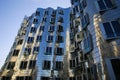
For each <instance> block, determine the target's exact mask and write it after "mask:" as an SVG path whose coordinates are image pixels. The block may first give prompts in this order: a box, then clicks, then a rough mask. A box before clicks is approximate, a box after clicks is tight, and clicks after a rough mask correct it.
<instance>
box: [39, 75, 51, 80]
mask: <svg viewBox="0 0 120 80" xmlns="http://www.w3.org/2000/svg"><path fill="white" fill-rule="evenodd" d="M41 80H50V78H49V77H43V76H42V77H41Z"/></svg>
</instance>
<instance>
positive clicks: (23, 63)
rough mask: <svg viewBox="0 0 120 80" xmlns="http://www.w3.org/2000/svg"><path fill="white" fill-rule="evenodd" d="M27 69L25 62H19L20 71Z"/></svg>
mask: <svg viewBox="0 0 120 80" xmlns="http://www.w3.org/2000/svg"><path fill="white" fill-rule="evenodd" d="M26 68H27V61H21V64H20V69H26Z"/></svg>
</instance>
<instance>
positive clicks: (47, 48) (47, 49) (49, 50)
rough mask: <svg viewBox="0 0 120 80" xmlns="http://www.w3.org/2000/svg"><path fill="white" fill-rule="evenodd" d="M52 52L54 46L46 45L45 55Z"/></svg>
mask: <svg viewBox="0 0 120 80" xmlns="http://www.w3.org/2000/svg"><path fill="white" fill-rule="evenodd" d="M51 54H52V47H46V52H45V55H51Z"/></svg>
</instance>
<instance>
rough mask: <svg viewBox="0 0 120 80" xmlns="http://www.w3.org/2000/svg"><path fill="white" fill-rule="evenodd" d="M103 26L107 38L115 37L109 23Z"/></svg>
mask: <svg viewBox="0 0 120 80" xmlns="http://www.w3.org/2000/svg"><path fill="white" fill-rule="evenodd" d="M103 26H104V29H105V32H106V35H107V37H114V32H113V30H112V28H111V25H110V23H109V22H107V23H103Z"/></svg>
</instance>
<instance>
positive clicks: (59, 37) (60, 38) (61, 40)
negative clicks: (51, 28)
mask: <svg viewBox="0 0 120 80" xmlns="http://www.w3.org/2000/svg"><path fill="white" fill-rule="evenodd" d="M56 42H58V43H61V42H63V36H60V35H59V36H57V37H56Z"/></svg>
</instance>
